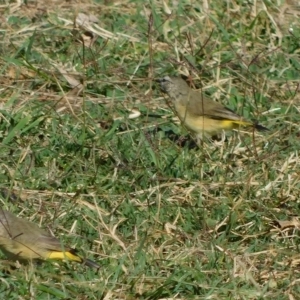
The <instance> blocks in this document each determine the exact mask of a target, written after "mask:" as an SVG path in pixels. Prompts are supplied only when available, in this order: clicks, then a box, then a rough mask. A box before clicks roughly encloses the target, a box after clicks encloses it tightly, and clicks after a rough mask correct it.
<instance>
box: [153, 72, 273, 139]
mask: <svg viewBox="0 0 300 300" xmlns="http://www.w3.org/2000/svg"><path fill="white" fill-rule="evenodd" d="M157 82H159V83H160V87H161V90H162V91H163V92H165V93H167V94H168V95H169V97H170V98H171V99H172V101H173V102H174V104H175V110H176V112H177V114H178V117H179V119H180V120H181V122H182V123H183V124H184V125H185V126H186V127H187V128H188V129H189V130H191V131H192V132H194V133H196V134H197V137H198V138H200V139H201V138H202V136H203V134H209V135H215V134H217V133H219V132H220V131H222V130H223V129H224V130H228V129H235V128H239V127H241V126H242V127H245V126H251V127H254V128H255V129H257V130H259V131H264V130H268V129H267V128H266V127H264V126H262V125H259V124H256V123H252V122H251V121H247V120H245V119H244V118H243V117H241V116H239V115H238V114H236V113H235V112H234V111H232V110H231V109H229V108H227V107H225V106H223V105H222V104H220V103H218V102H215V101H212V100H211V99H209V98H208V97H207V96H204V95H203V94H202V93H201V92H199V91H197V90H194V89H192V88H190V87H189V86H188V84H187V83H186V82H185V81H184V80H183V79H181V78H180V77H169V76H165V77H163V78H161V79H158V80H157Z"/></svg>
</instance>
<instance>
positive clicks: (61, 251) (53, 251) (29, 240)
mask: <svg viewBox="0 0 300 300" xmlns="http://www.w3.org/2000/svg"><path fill="white" fill-rule="evenodd" d="M0 249H1V250H2V251H3V252H4V253H5V254H6V255H7V256H8V257H9V258H11V259H14V260H19V261H29V260H36V259H61V260H63V259H66V260H71V261H76V262H79V263H83V264H85V265H87V266H89V267H92V268H97V269H98V268H100V266H99V265H98V264H97V263H95V262H93V261H92V260H89V259H83V258H81V257H80V256H78V255H77V254H76V251H75V250H74V249H70V248H64V247H63V246H62V244H61V243H60V241H59V240H58V239H57V238H55V237H53V236H51V235H49V234H48V233H47V232H46V231H44V230H43V229H41V228H40V227H38V226H37V225H36V224H34V223H31V222H29V221H27V220H25V219H21V218H18V217H16V216H15V215H13V214H12V213H10V212H8V211H6V210H3V209H0Z"/></svg>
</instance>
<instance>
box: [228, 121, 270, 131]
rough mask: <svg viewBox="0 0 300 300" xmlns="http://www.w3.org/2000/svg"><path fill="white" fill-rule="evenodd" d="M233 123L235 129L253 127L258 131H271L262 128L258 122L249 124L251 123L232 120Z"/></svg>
mask: <svg viewBox="0 0 300 300" xmlns="http://www.w3.org/2000/svg"><path fill="white" fill-rule="evenodd" d="M232 122H233V123H234V124H235V126H234V127H239V126H245V127H248V126H252V127H253V128H254V129H256V130H258V131H269V129H268V128H267V127H265V126H262V125H260V124H258V123H257V122H253V123H252V122H249V121H244V120H232Z"/></svg>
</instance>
